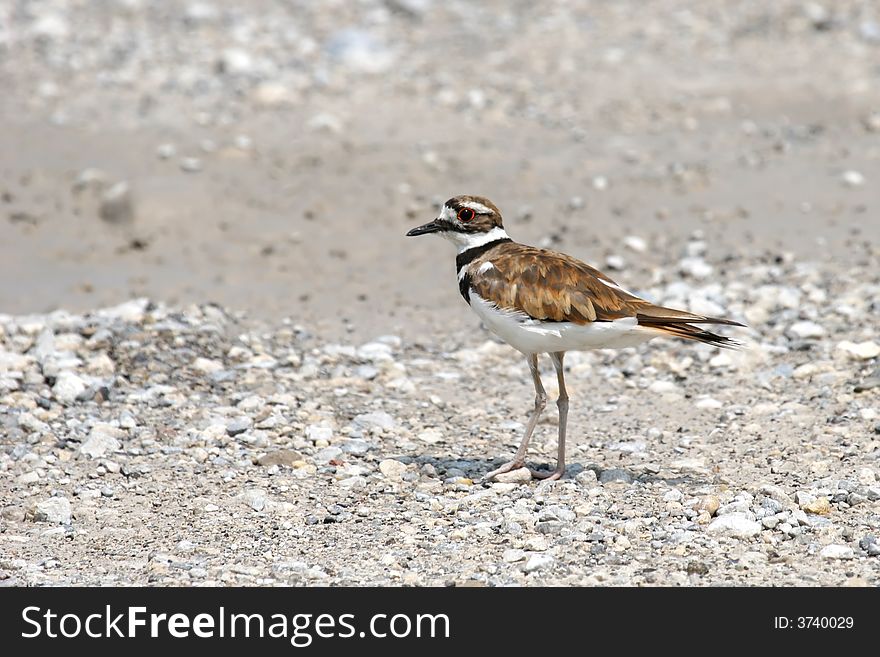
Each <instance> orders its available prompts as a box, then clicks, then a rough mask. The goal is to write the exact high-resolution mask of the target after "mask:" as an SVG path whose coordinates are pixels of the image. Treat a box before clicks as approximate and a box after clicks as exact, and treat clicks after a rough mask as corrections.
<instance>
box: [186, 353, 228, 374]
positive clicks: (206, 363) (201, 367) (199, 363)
mask: <svg viewBox="0 0 880 657" xmlns="http://www.w3.org/2000/svg"><path fill="white" fill-rule="evenodd" d="M192 366H193V369H195V370H198V371H199V372H204V373H205V374H213V373H215V372H221V371H223V369H224V367H223V363H221V362H220V361H219V360H211V359H210V358H202V357H199V358H196V359H195V360H194V361H193V363H192Z"/></svg>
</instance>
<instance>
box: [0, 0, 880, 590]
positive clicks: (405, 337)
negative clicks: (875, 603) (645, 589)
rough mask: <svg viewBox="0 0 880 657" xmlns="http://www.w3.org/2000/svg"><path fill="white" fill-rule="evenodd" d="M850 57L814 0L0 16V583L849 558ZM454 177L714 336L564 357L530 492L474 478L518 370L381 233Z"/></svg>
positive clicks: (870, 375) (414, 249)
mask: <svg viewBox="0 0 880 657" xmlns="http://www.w3.org/2000/svg"><path fill="white" fill-rule="evenodd" d="M878 58H880V10H878V9H877V7H876V4H875V3H873V2H859V1H848V0H847V1H842V2H835V3H826V4H825V5H822V4H818V3H804V2H788V1H786V2H775V3H766V2H759V1H757V0H756V1H753V2H705V3H692V2H675V1H663V2H649V3H645V2H638V1H635V0H634V1H632V2H616V3H583V4H573V3H539V4H537V5H535V6H533V3H513V4H511V3H507V2H488V3H470V2H442V3H441V2H435V1H431V0H394V1H392V0H388V1H378V0H376V1H375V2H359V3H349V2H339V3H307V2H302V3H300V2H285V3H278V2H269V1H252V2H248V3H240V2H232V1H228V2H227V1H219V2H181V1H169V2H163V3H159V4H158V5H157V4H156V3H148V2H142V1H140V0H119V1H109V0H107V1H104V2H84V1H77V0H45V1H41V2H28V3H18V2H16V3H4V4H3V5H2V6H0V84H2V87H3V89H4V92H3V93H2V94H0V117H2V124H3V127H2V128H0V275H2V280H3V281H4V282H3V284H2V285H0V313H5V314H4V315H2V316H0V319H2V323H0V391H2V395H3V396H2V397H0V419H2V425H0V435H2V436H3V439H2V450H3V453H2V456H0V459H2V460H0V493H2V505H3V518H2V520H0V523H2V524H0V541H2V542H3V546H2V550H0V553H2V561H0V577H3V578H4V579H3V580H2V581H5V582H6V583H17V584H24V583H27V584H53V583H84V584H86V583H87V584H98V583H108V584H130V583H147V582H151V583H161V584H164V583H176V584H180V583H198V584H205V583H209V584H210V583H215V584H216V583H248V584H257V583H270V582H280V583H296V584H299V583H343V584H364V583H373V584H377V583H385V584H388V583H390V584H401V583H406V584H449V583H455V584H462V583H466V582H473V581H476V582H483V583H486V584H515V583H522V584H556V583H576V584H606V583H612V584H730V583H733V584H759V583H760V584H792V583H797V584H842V583H846V582H849V583H856V584H866V583H867V584H874V585H876V584H878V582H880V580H878V577H880V575H878V573H880V561H878V559H877V557H876V554H877V553H878V552H880V547H877V546H878V543H877V540H876V539H874V537H875V536H876V535H877V534H878V533H880V507H878V505H880V502H878V496H880V489H878V483H877V480H878V478H880V466H878V461H877V459H878V453H880V446H878V436H877V432H878V430H880V425H878V422H880V420H878V413H880V399H878V394H880V392H878V391H880V386H878V376H880V373H878V370H877V362H878V357H877V354H876V353H874V347H876V345H877V343H878V342H880V337H878V335H877V329H878V316H880V309H878V306H877V299H878V298H880V295H878V292H880V288H878V278H877V271H878V270H880V268H878V266H877V263H878V254H880V252H878V244H880V220H878V219H877V217H876V212H877V203H878V201H880V195H878V192H877V189H878V188H877V181H878V180H880V84H878V83H880V74H878V68H877V62H878ZM456 194H479V195H485V196H488V197H489V198H491V199H492V200H493V201H494V202H495V203H496V204H497V205H498V206H499V207H500V208H501V210H502V212H503V213H504V216H505V226H506V227H507V229H508V232H510V233H511V234H512V235H513V237H514V238H516V239H518V240H520V241H523V242H528V243H534V244H541V245H548V246H552V247H553V248H558V249H560V250H564V251H566V252H568V253H571V254H572V255H575V256H577V257H580V258H582V259H584V260H586V261H588V262H591V263H592V264H595V265H597V266H599V267H600V268H603V269H606V270H607V271H608V273H610V274H611V275H612V276H613V277H614V278H616V279H617V280H618V281H619V282H620V283H621V284H622V285H624V286H625V287H628V288H630V289H633V290H634V291H637V292H640V293H643V294H645V295H647V296H650V297H651V298H653V299H655V300H657V301H660V302H667V303H671V304H677V305H679V306H682V307H690V308H692V309H694V310H696V311H700V312H710V311H711V312H714V313H718V314H727V315H730V316H733V317H734V318H737V319H740V320H743V321H746V322H748V323H749V325H750V327H751V328H750V330H749V332H747V333H746V334H744V335H745V336H746V337H747V339H748V340H749V342H750V346H749V349H748V350H746V351H744V352H741V353H735V354H733V355H731V356H730V358H726V356H724V357H720V359H719V356H718V354H717V352H716V351H713V350H710V349H704V348H703V347H700V346H694V345H686V344H681V343H676V342H662V341H654V342H652V343H651V344H649V345H645V346H644V347H641V348H639V349H637V350H625V351H622V352H620V353H613V352H612V353H604V352H602V353H595V354H584V355H577V354H572V355H570V357H569V359H568V361H567V362H568V364H569V368H570V378H571V380H572V384H571V388H572V389H571V391H570V392H571V394H572V411H571V419H570V436H571V443H572V444H571V457H570V462H571V463H572V466H571V468H570V472H569V476H568V478H567V479H566V480H564V481H563V482H560V483H557V484H550V485H540V486H539V485H537V484H535V483H521V484H520V483H507V484H494V485H491V486H488V485H487V486H483V485H479V484H475V483H474V482H475V481H476V480H477V479H479V476H480V474H481V473H483V472H485V471H486V470H487V469H490V468H491V467H492V465H493V464H495V465H497V464H500V462H501V458H506V457H507V456H509V454H510V453H511V452H512V451H513V449H514V448H515V444H516V442H517V440H518V436H519V433H520V432H521V430H522V424H524V423H525V418H526V415H525V412H526V411H527V409H528V408H529V406H530V403H531V397H532V393H531V390H530V384H529V381H528V375H527V369H526V366H525V363H524V361H523V359H522V358H521V357H520V356H518V355H517V354H516V353H515V352H513V351H512V350H510V349H509V348H507V347H503V346H500V345H497V344H496V343H494V342H491V341H489V342H486V341H487V340H489V339H490V338H489V336H487V335H486V334H485V333H484V332H483V331H482V330H481V329H480V327H479V324H478V322H477V320H476V318H475V317H474V316H473V315H472V314H471V313H470V312H469V311H468V309H467V308H466V307H465V305H464V304H463V303H462V301H461V298H460V297H459V295H458V290H457V287H456V285H455V274H454V265H453V254H452V252H451V251H450V249H449V247H448V246H447V245H446V244H441V243H440V241H439V240H432V239H430V238H423V239H418V240H411V239H407V238H405V237H404V236H403V235H404V233H405V232H406V230H407V229H408V228H410V227H412V226H414V225H417V224H420V223H424V222H425V221H426V220H428V219H430V218H432V217H433V216H435V214H436V211H437V208H438V205H439V204H440V203H442V202H443V201H444V200H445V199H446V198H448V197H450V196H453V195H456ZM139 297H145V298H149V299H150V300H152V302H153V303H154V304H155V305H150V306H144V305H143V304H141V303H140V302H137V303H130V304H128V305H125V306H122V310H119V309H117V310H114V311H110V312H106V311H105V312H98V311H97V310H96V309H97V308H102V307H107V306H116V305H117V304H121V303H125V302H127V301H128V300H130V299H132V298H139ZM211 303H216V304H218V305H217V306H214V305H209V304H211ZM59 308H63V309H65V312H61V313H54V314H47V313H50V312H51V311H53V310H55V309H59ZM226 309H229V310H226ZM102 331H103V333H102ZM96 335H98V338H97V339H96V338H95V336H96ZM379 336H385V337H383V338H379ZM365 345H366V346H365ZM377 345H378V346H377ZM199 359H202V360H199ZM545 378H546V379H547V381H546V382H547V383H548V389H549V388H550V387H551V386H550V385H549V384H550V381H551V380H552V376H550V377H545ZM59 381H60V384H59ZM553 410H555V409H553V408H552V406H551V407H550V409H549V410H548V412H547V417H546V418H545V421H544V423H542V424H541V425H539V436H538V439H537V441H536V446H535V450H534V451H533V452H532V454H531V456H532V460H533V462H548V461H550V460H551V459H552V455H553V453H554V451H555V445H554V440H555V425H554V424H553V422H554V418H553V416H554V412H551V411H553ZM370 413H385V414H387V417H386V416H385V415H379V416H375V415H374V416H368V417H367V418H366V419H364V418H363V416H364V415H365V414H370ZM358 417H361V419H360V420H358V419H357V418H358ZM234 422H240V423H241V426H239V425H236V424H234ZM96 427H97V428H96ZM239 429H241V430H239ZM92 435H94V436H95V439H94V441H93V446H94V445H98V447H99V448H96V449H91V448H86V449H85V451H83V447H84V446H85V445H87V444H88V442H89V440H90V436H92ZM108 436H109V438H111V439H112V441H111V440H107V439H106V438H107V437H108ZM95 441H96V442H95ZM101 446H103V447H101ZM279 450H290V451H289V452H279ZM327 450H329V451H327ZM272 454H275V455H276V456H275V457H271V455H272ZM279 454H280V455H279ZM266 455H270V461H268V462H265V463H263V464H262V465H261V464H260V463H261V459H262V458H264V457H266ZM496 457H497V458H496ZM273 458H274V459H275V460H274V461H273V460H272V459H273ZM395 463H396V464H398V465H394V464H395ZM383 464H384V465H383ZM61 499H63V500H66V501H67V503H68V504H69V508H68V507H65V503H64V502H61V501H59V500H61ZM46 502H50V504H49V507H40V505H45V503H46ZM41 509H42V510H41ZM46 509H48V512H46ZM725 517H726V518H727V519H726V520H725ZM366 537H369V538H366ZM872 546H874V547H872ZM365 556H367V557H368V558H365Z"/></svg>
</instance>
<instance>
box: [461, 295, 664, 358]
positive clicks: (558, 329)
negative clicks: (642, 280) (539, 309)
mask: <svg viewBox="0 0 880 657" xmlns="http://www.w3.org/2000/svg"><path fill="white" fill-rule="evenodd" d="M470 302H471V308H472V309H473V311H474V312H475V313H477V315H478V316H479V317H480V319H481V320H483V323H484V324H485V325H486V327H487V328H488V329H489V330H490V331H492V332H493V333H494V334H495V335H497V336H498V337H499V338H501V339H502V340H504V341H505V342H506V343H507V344H509V345H510V346H511V347H513V348H514V349H516V350H518V351H521V352H522V353H524V354H541V353H548V352H551V353H552V352H555V351H586V350H588V349H620V348H622V347H634V346H636V345H638V344H641V343H642V342H647V341H648V340H650V339H651V338H654V337H657V333H656V332H654V331H652V330H650V329H647V328H645V327H644V326H639V325H638V322H637V320H636V318H635V317H626V318H624V319H615V320H614V321H611V322H592V323H590V324H575V323H574V322H542V321H539V320H534V319H531V318H529V317H528V316H526V315H525V314H524V313H518V312H509V311H504V310H498V308H497V307H496V306H495V305H494V304H492V303H489V302H488V301H486V300H485V299H483V298H482V297H480V296H479V295H478V294H475V293H474V291H473V290H471V292H470Z"/></svg>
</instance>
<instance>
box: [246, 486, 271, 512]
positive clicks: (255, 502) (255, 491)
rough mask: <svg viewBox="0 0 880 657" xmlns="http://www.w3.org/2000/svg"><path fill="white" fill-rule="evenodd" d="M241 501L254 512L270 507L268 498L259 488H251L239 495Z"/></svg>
mask: <svg viewBox="0 0 880 657" xmlns="http://www.w3.org/2000/svg"><path fill="white" fill-rule="evenodd" d="M241 501H242V502H244V503H245V504H246V505H247V506H249V507H250V508H252V509H253V510H254V511H262V510H263V509H267V507H269V506H270V504H271V503H270V500H269V496H268V495H266V491H264V490H262V489H260V488H251V489H248V490H246V491H245V492H244V493H242V494H241Z"/></svg>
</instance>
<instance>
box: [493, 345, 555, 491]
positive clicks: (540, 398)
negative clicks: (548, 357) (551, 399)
mask: <svg viewBox="0 0 880 657" xmlns="http://www.w3.org/2000/svg"><path fill="white" fill-rule="evenodd" d="M528 363H529V370H530V371H531V373H532V381H534V383H535V410H534V411H533V412H532V417H530V418H529V424H528V426H526V433H525V435H524V436H523V439H522V442H521V443H520V444H519V449H518V450H516V455H514V457H513V460H512V461H509V462H507V463H505V464H504V465H502V466H501V467H500V468H498V469H497V470H492V472H490V473H488V474H487V475H486V476H484V477H483V478H482V479H481V480H480V481H482V482H485V481H489V480H491V479H494V478H495V477H496V476H498V475H500V474H503V473H505V472H510V471H511V470H518V469H519V468H521V467H523V465H525V462H526V450H528V448H529V440H531V438H532V432H533V431H534V430H535V426H536V425H537V424H538V418H539V417H541V411H543V410H544V407H545V406H547V393H546V392H545V391H544V384H542V383H541V375H540V374H539V373H538V355H537V354H530V355H529V356H528Z"/></svg>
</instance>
